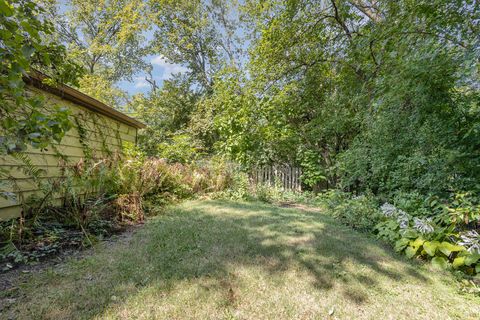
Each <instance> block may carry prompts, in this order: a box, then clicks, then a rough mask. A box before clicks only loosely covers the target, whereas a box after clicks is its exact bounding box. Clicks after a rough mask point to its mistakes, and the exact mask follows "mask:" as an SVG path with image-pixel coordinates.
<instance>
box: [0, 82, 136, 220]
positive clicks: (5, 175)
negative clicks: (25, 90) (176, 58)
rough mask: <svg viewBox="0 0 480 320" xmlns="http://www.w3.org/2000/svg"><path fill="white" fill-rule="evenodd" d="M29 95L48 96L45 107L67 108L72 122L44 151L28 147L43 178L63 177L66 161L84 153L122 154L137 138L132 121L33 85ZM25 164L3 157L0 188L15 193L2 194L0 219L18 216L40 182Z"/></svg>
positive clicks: (75, 160)
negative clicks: (59, 140)
mask: <svg viewBox="0 0 480 320" xmlns="http://www.w3.org/2000/svg"><path fill="white" fill-rule="evenodd" d="M29 94H33V95H38V94H41V95H43V96H45V99H46V100H45V102H46V103H45V106H46V108H49V107H50V108H51V107H52V106H55V105H57V106H61V107H67V108H68V109H69V110H70V111H71V116H70V120H71V121H72V124H73V128H72V129H71V130H69V131H68V132H67V133H66V135H65V137H64V138H63V139H62V141H61V142H60V143H55V144H54V145H53V147H49V148H48V149H47V150H43V151H42V150H39V149H34V148H31V147H29V148H28V149H27V151H26V152H25V155H26V156H27V157H28V159H29V161H31V163H32V164H33V165H34V166H35V168H38V169H40V175H39V176H40V178H41V179H49V178H57V177H61V175H62V169H61V167H62V166H64V165H65V161H66V162H67V164H69V165H73V164H76V163H78V162H79V161H80V160H81V159H82V158H85V156H86V154H85V153H91V155H92V156H93V157H95V158H106V157H112V156H114V155H115V154H118V153H121V150H122V144H123V143H124V142H127V141H128V142H131V143H135V141H136V135H137V129H136V128H135V127H133V126H130V125H129V124H126V123H122V122H120V121H118V120H115V119H112V118H110V117H108V116H105V115H102V114H99V113H96V112H93V111H91V110H88V109H87V108H85V107H83V106H80V105H77V104H74V103H72V102H70V101H67V100H65V99H62V98H61V97H59V96H57V95H54V94H51V93H47V92H45V91H42V90H40V89H37V88H34V87H29ZM26 167H28V166H27V165H26V163H25V160H21V159H17V158H14V157H12V156H3V157H2V156H0V170H1V171H0V191H8V192H13V193H15V194H16V199H13V200H12V199H4V198H2V197H0V220H6V219H10V218H13V217H16V216H19V215H20V212H21V208H22V207H21V201H22V199H26V198H28V197H29V196H30V195H32V194H35V193H36V192H37V191H38V184H37V183H36V182H34V180H33V179H32V177H31V176H30V175H29V174H28V172H25V171H26V170H25V169H26ZM37 193H38V192H37ZM58 197H59V196H58Z"/></svg>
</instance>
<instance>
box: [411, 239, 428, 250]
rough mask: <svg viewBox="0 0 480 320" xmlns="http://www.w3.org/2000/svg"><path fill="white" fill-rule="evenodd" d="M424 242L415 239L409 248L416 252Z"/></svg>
mask: <svg viewBox="0 0 480 320" xmlns="http://www.w3.org/2000/svg"><path fill="white" fill-rule="evenodd" d="M424 242H425V240H424V239H423V238H417V239H416V240H415V241H410V246H411V247H413V248H415V251H417V250H418V249H419V248H420V247H421V246H422V245H423V243H424Z"/></svg>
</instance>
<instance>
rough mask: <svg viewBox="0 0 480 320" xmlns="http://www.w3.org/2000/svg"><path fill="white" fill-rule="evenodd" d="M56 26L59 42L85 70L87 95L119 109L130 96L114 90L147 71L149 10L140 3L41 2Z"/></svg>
mask: <svg viewBox="0 0 480 320" xmlns="http://www.w3.org/2000/svg"><path fill="white" fill-rule="evenodd" d="M42 3H43V6H44V7H45V10H46V12H47V17H48V19H51V20H52V21H53V22H54V24H55V27H56V33H55V35H54V36H55V38H56V39H58V40H59V41H61V42H62V43H64V44H65V45H66V46H67V49H68V54H69V56H70V57H71V58H73V59H74V60H75V61H78V63H80V64H81V65H83V66H84V67H85V70H86V71H87V74H86V75H85V76H84V77H83V78H82V79H81V80H80V81H79V85H80V90H82V91H83V92H85V93H86V94H89V95H92V96H94V97H95V98H97V99H99V100H102V101H103V102H106V103H107V104H110V105H112V106H116V107H120V106H121V105H122V104H125V103H126V100H127V94H126V93H125V92H123V91H122V90H120V89H119V88H118V87H116V86H115V84H116V82H118V81H120V80H132V77H133V76H134V75H135V74H137V73H139V72H141V71H144V70H146V69H147V68H148V64H147V63H146V62H145V61H144V59H143V58H144V57H145V56H146V55H147V54H148V52H149V46H148V43H147V41H146V38H145V34H144V33H145V31H146V30H147V29H148V27H149V26H148V22H147V21H148V16H149V14H148V11H147V7H146V5H145V3H144V1H142V0H102V1H98V0H69V1H66V2H62V8H60V3H59V2H57V1H56V0H48V1H42Z"/></svg>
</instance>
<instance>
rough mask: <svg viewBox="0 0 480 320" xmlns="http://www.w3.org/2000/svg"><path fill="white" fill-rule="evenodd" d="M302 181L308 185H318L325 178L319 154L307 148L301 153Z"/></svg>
mask: <svg viewBox="0 0 480 320" xmlns="http://www.w3.org/2000/svg"><path fill="white" fill-rule="evenodd" d="M301 159H302V160H301V162H300V165H301V167H302V177H301V179H302V182H303V183H304V184H305V185H307V186H309V187H313V188H315V187H318V186H319V184H320V183H321V182H324V181H325V180H327V177H326V176H325V172H324V168H323V167H322V166H321V164H320V159H319V155H318V154H317V153H315V152H313V151H311V150H307V151H305V152H303V153H302V155H301Z"/></svg>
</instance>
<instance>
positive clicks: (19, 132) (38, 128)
mask: <svg viewBox="0 0 480 320" xmlns="http://www.w3.org/2000/svg"><path fill="white" fill-rule="evenodd" d="M42 12H43V10H42V8H40V7H38V6H37V5H36V4H35V3H33V2H32V1H29V0H13V1H9V2H6V1H5V0H0V37H1V38H0V39H1V44H2V45H1V46H0V61H1V62H0V67H1V71H0V101H1V105H2V107H1V109H0V119H1V120H0V154H15V153H19V152H21V151H24V150H25V149H26V148H27V146H28V145H30V146H33V147H35V148H40V149H42V148H45V147H47V146H48V145H49V144H50V143H51V142H53V141H60V140H61V139H62V137H63V135H64V133H65V132H66V131H67V130H68V129H69V127H70V122H69V121H68V112H67V110H66V109H64V108H61V107H56V108H51V109H50V110H45V109H44V108H43V98H42V97H41V96H39V95H36V96H33V97H32V96H29V95H27V88H26V83H25V78H27V77H28V75H29V72H31V71H32V68H36V69H38V70H41V71H43V72H45V73H47V74H48V75H50V76H51V77H52V78H51V79H50V80H49V81H50V82H51V83H52V82H55V81H60V82H63V83H75V81H76V79H77V78H78V76H79V75H81V72H82V69H81V68H80V67H79V66H78V65H77V64H75V63H73V62H72V61H71V60H69V59H68V57H67V54H66V50H65V48H64V47H63V46H61V45H57V44H56V43H54V42H49V41H48V40H46V39H45V37H44V36H43V35H47V36H48V35H51V34H52V33H53V32H54V29H53V25H52V24H51V23H50V22H48V21H46V20H43V19H41V18H40V14H41V13H42Z"/></svg>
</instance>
